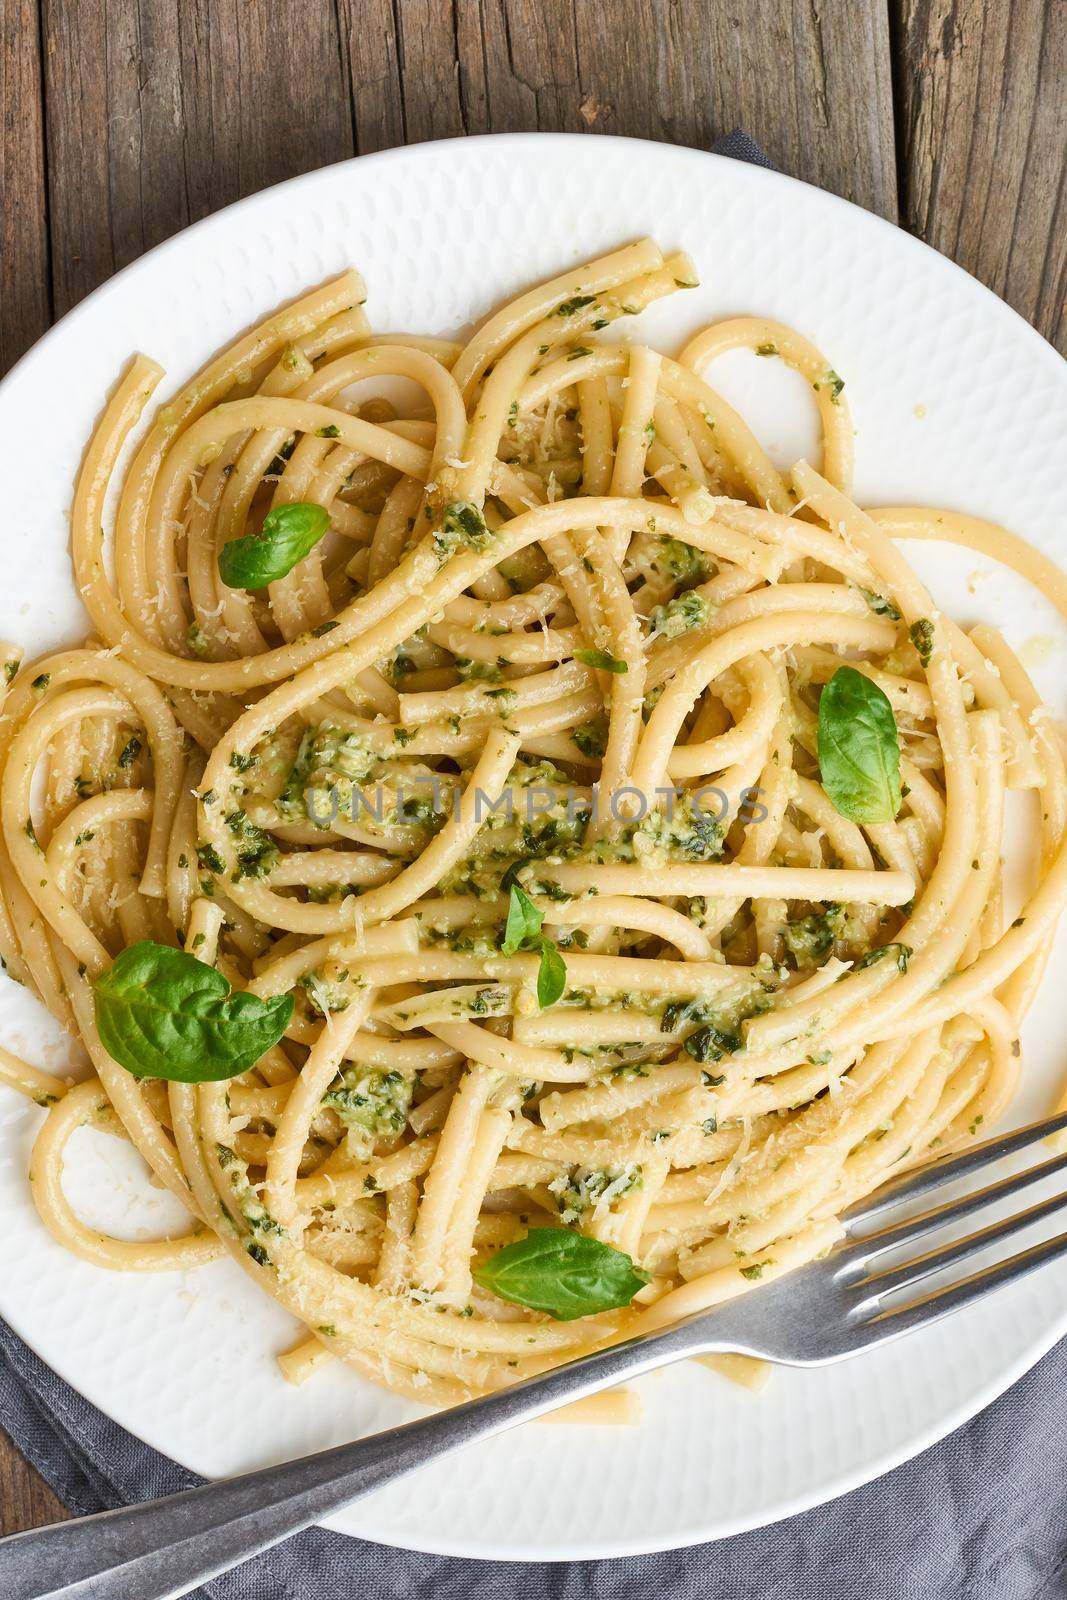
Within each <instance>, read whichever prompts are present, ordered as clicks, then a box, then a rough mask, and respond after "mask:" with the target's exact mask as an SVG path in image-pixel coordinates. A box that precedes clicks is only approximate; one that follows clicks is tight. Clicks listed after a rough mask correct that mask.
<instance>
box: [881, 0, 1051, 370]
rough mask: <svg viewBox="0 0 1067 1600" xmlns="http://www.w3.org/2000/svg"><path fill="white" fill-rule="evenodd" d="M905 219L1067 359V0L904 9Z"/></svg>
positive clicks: (899, 0)
mask: <svg viewBox="0 0 1067 1600" xmlns="http://www.w3.org/2000/svg"><path fill="white" fill-rule="evenodd" d="M893 3H894V4H896V5H897V7H898V57H897V69H896V77H897V88H898V105H897V117H898V143H899V146H900V150H901V161H902V173H901V193H902V213H903V215H902V220H903V221H904V223H905V224H906V225H907V226H908V227H909V228H911V229H912V230H913V231H914V232H916V233H918V234H919V235H920V237H921V238H923V239H925V240H926V241H927V243H928V244H932V245H933V246H934V247H935V248H936V249H938V250H941V251H943V252H944V253H945V255H948V256H951V257H952V258H953V260H955V261H958V262H959V264H960V266H962V267H966V268H967V270H968V272H973V273H974V275H975V277H977V278H980V279H981V280H982V282H983V283H986V284H988V285H989V287H990V288H991V289H995V290H996V292H997V294H999V295H1002V296H1003V297H1004V299H1005V300H1007V301H1008V302H1009V304H1010V305H1013V306H1014V307H1015V309H1016V310H1017V311H1019V312H1021V313H1022V315H1023V316H1024V317H1025V318H1026V319H1027V321H1028V322H1032V323H1033V324H1034V326H1035V327H1037V328H1038V329H1039V330H1040V331H1041V332H1042V333H1043V334H1045V336H1046V338H1048V339H1051V340H1052V341H1053V343H1055V344H1056V345H1057V346H1058V347H1059V349H1060V350H1061V351H1062V352H1064V353H1065V354H1067V304H1065V302H1067V163H1065V160H1064V151H1065V135H1064V116H1065V113H1067V0H1012V3H1011V4H1010V5H1008V4H990V3H989V0H893Z"/></svg>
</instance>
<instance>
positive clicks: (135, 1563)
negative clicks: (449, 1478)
mask: <svg viewBox="0 0 1067 1600" xmlns="http://www.w3.org/2000/svg"><path fill="white" fill-rule="evenodd" d="M701 1320H702V1321H704V1319H701ZM731 1348H736V1342H735V1343H733V1344H731V1343H730V1342H728V1341H725V1342H723V1341H715V1342H712V1341H710V1340H709V1338H708V1335H707V1331H706V1324H705V1326H702V1327H701V1329H700V1331H699V1333H697V1332H696V1330H694V1329H691V1328H690V1327H689V1326H688V1325H687V1324H686V1323H684V1322H683V1323H681V1324H678V1325H676V1326H675V1327H672V1328H669V1329H667V1330H665V1331H664V1332H663V1333H657V1334H652V1335H650V1336H646V1337H645V1338H643V1339H640V1340H631V1341H627V1342H626V1343H624V1344H618V1345H613V1346H611V1347H610V1348H609V1349H607V1350H600V1351H597V1352H595V1353H594V1354H592V1355H586V1356H581V1357H579V1358H578V1359H577V1360H575V1361H570V1362H567V1363H566V1364H565V1365H564V1366H561V1367H556V1368H554V1369H553V1370H552V1371H550V1372H548V1373H544V1374H542V1375H540V1376H538V1377H535V1378H528V1379H525V1380H524V1381H523V1382H521V1383H517V1384H515V1385H514V1386H513V1387H512V1388H509V1389H502V1390H498V1391H497V1392H496V1393H494V1394H490V1395H486V1396H485V1397H484V1398H482V1399H479V1400H472V1401H469V1402H467V1403H466V1404H465V1405H460V1406H456V1407H454V1408H452V1409H451V1410H448V1411H442V1412H436V1413H435V1414H434V1415H432V1416H428V1417H424V1418H420V1419H419V1420H418V1421H416V1422H409V1423H407V1424H405V1425H404V1426H402V1427H398V1428H390V1429H389V1430H388V1431H387V1432H385V1433H376V1434H373V1435H372V1436H371V1437H370V1438H367V1439H360V1440H357V1441H356V1442H355V1443H353V1444H345V1445H339V1446H338V1447H336V1448H335V1449H333V1450H326V1451H322V1452H320V1453H319V1454H317V1455H312V1456H305V1457H304V1458H303V1459H302V1460H299V1461H291V1462H287V1463H285V1464H283V1465H281V1466H277V1467H267V1468H265V1469H263V1470H261V1471H259V1472H249V1473H245V1474H243V1475H242V1476H241V1477H238V1478H228V1479H225V1480H223V1481H222V1482H220V1483H207V1484H204V1485H203V1486H202V1487H200V1488H197V1489H187V1490H185V1491H184V1492H183V1493H181V1494H173V1495H168V1496H167V1497H166V1498H165V1499H162V1500H152V1501H149V1502H147V1503H146V1504H143V1505H135V1506H128V1507H125V1508H124V1509H122V1510H118V1511H104V1512H101V1513H99V1514H98V1515H96V1516H92V1517H82V1518H79V1519H77V1520H75V1521H71V1522H58V1523H53V1524H52V1525H51V1526H49V1527H44V1528H35V1529H32V1530H31V1531H30V1532H28V1533H19V1534H15V1535H13V1536H12V1537H10V1538H7V1539H3V1540H0V1595H2V1596H3V1597H4V1600H130V1597H131V1596H133V1595H136V1596H137V1600H176V1597H177V1596H179V1595H184V1594H188V1592H189V1590H190V1589H194V1588H196V1586H197V1585H198V1584H201V1583H205V1582H206V1581H207V1580H208V1579H210V1578H213V1577H216V1576H218V1574H219V1573H220V1572H226V1571H228V1570H229V1569H230V1568H231V1567H235V1566H237V1565H238V1564H239V1563H240V1562H242V1561H247V1560H248V1559H249V1558H250V1557H251V1556H254V1555H258V1554H259V1552H260V1551H263V1550H268V1549H270V1547H271V1546H272V1545H275V1544H279V1543H280V1542H281V1541H282V1540H283V1539H288V1538H289V1537H291V1535H293V1534H295V1533H299V1532H300V1531H301V1530H302V1529H304V1528H307V1527H310V1526H311V1525H312V1524H313V1523H315V1522H318V1521H320V1520H321V1519H322V1518H323V1517H328V1516H330V1515H332V1514H333V1513H334V1512H336V1511H339V1510H340V1509H341V1508H342V1507H343V1506H345V1505H348V1504H349V1503H350V1502H352V1501H353V1500H358V1499H361V1498H362V1496H363V1495H366V1494H370V1493H371V1492H372V1491H373V1490H375V1489H378V1488H381V1487H382V1486H383V1485H384V1484H387V1483H393V1482H395V1480H396V1479H397V1478H402V1477H404V1476H405V1475H406V1474H407V1473H409V1472H413V1471H415V1469H416V1468H417V1467H420V1466H422V1465H424V1463H426V1462H428V1461H433V1460H435V1459H436V1458H437V1457H438V1456H443V1455H448V1454H449V1453H450V1452H452V1451H454V1450H460V1449H462V1448H463V1446H464V1445H467V1444H471V1443H473V1442H474V1441H475V1440H478V1439H487V1438H490V1437H492V1435H494V1434H497V1433H503V1432H504V1431H505V1430H506V1429H508V1428H513V1427H515V1426H516V1425H517V1424H518V1423H520V1422H527V1421H529V1420H530V1419H531V1418H533V1417H539V1416H542V1415H543V1414H544V1413H545V1412H546V1411H553V1410H555V1409H556V1408H557V1407H558V1406H562V1405H565V1404H567V1403H568V1402H569V1401H572V1400H579V1399H581V1398H582V1396H583V1395H588V1394H595V1393H596V1392H597V1391H598V1390H601V1389H608V1388H611V1387H612V1385H613V1384H616V1383H619V1382H621V1381H622V1380H624V1379H626V1378H631V1377H638V1376H639V1375H640V1374H641V1373H643V1372H648V1371H651V1370H652V1368H654V1367H660V1366H665V1365H666V1364H667V1363H669V1362H672V1361H678V1360H681V1359H683V1358H684V1357H686V1356H690V1355H695V1354H697V1353H703V1352H706V1351H708V1350H714V1349H731Z"/></svg>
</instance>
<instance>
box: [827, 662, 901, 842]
mask: <svg viewBox="0 0 1067 1600" xmlns="http://www.w3.org/2000/svg"><path fill="white" fill-rule="evenodd" d="M819 771H820V773H821V776H822V786H823V788H824V789H825V790H826V793H827V794H828V795H829V796H830V799H831V800H832V801H833V804H834V808H835V809H836V810H837V811H839V812H840V813H841V815H842V816H843V817H847V818H848V819H849V821H850V822H892V820H893V818H894V817H895V816H896V814H897V812H898V811H899V810H900V738H899V735H898V734H897V724H896V719H895V718H894V716H893V708H892V706H891V705H890V704H889V701H888V699H887V698H886V696H885V695H884V694H883V693H882V691H881V689H879V687H878V685H877V684H876V683H872V682H871V680H870V678H867V677H865V676H864V675H863V673H862V672H857V671H856V669H855V667H838V669H837V671H836V672H835V673H834V675H833V677H832V678H831V679H830V681H829V683H828V684H827V685H826V687H825V689H824V690H823V692H822V694H821V695H820V696H819Z"/></svg>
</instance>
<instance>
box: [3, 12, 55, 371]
mask: <svg viewBox="0 0 1067 1600" xmlns="http://www.w3.org/2000/svg"><path fill="white" fill-rule="evenodd" d="M0 29H2V34H0V194H2V196H3V205H2V207H0V263H2V270H0V373H4V372H6V371H7V369H8V367H9V366H10V365H11V363H12V362H13V361H16V360H17V359H18V357H19V356H20V355H21V354H22V352H23V351H24V350H25V349H26V348H27V346H28V345H30V344H32V343H33V341H34V339H36V338H37V337H38V335H39V334H42V333H43V332H44V330H45V329H46V328H47V326H48V323H49V320H50V317H49V309H50V308H49V294H48V233H47V227H46V217H45V175H44V127H43V119H42V114H41V98H42V97H41V50H40V35H39V32H38V24H37V7H36V5H35V4H33V0H0Z"/></svg>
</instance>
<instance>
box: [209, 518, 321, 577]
mask: <svg viewBox="0 0 1067 1600" xmlns="http://www.w3.org/2000/svg"><path fill="white" fill-rule="evenodd" d="M329 526H330V514H329V512H328V511H326V510H325V509H324V508H323V507H322V506H316V505H312V504H311V503H310V502H308V501H305V500H296V501H294V502H293V503H292V505H287V506H275V508H274V510H273V511H268V512H267V515H266V516H265V517H264V518H263V527H262V528H261V529H260V531H259V533H250V534H246V535H245V537H244V538H242V539H231V540H230V542H229V544H224V545H223V547H222V549H221V550H220V551H219V572H220V574H221V575H222V581H223V583H226V584H229V586H230V588H231V589H265V588H266V587H267V585H268V583H277V581H278V579H279V578H284V577H285V575H286V573H287V572H292V570H293V568H294V567H295V566H296V564H297V562H298V561H303V559H304V557H305V556H306V555H307V553H308V551H309V550H313V549H314V548H315V546H316V545H317V544H318V542H319V540H320V539H321V538H322V536H323V534H324V533H325V532H326V529H327V528H328V527H329Z"/></svg>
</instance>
